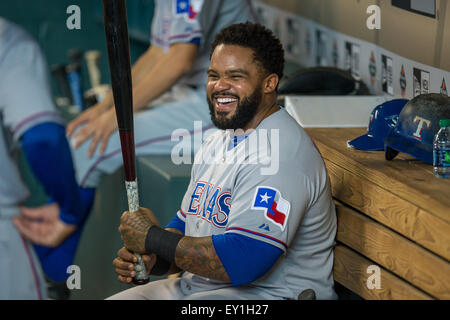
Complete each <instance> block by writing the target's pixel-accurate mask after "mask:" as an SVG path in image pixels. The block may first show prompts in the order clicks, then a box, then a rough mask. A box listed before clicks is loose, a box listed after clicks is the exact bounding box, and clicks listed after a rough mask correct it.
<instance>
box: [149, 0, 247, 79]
mask: <svg viewBox="0 0 450 320" xmlns="http://www.w3.org/2000/svg"><path fill="white" fill-rule="evenodd" d="M249 3H250V0H212V1H211V0H210V1H205V0H156V1H155V15H154V18H153V20H152V29H151V42H152V44H156V45H158V46H160V47H163V48H164V49H165V50H168V49H169V47H170V45H172V44H174V43H177V42H191V41H194V42H195V41H196V40H195V39H199V42H200V43H199V52H198V53H197V58H196V60H195V62H194V65H193V67H192V69H191V70H190V71H189V72H188V74H187V75H185V76H184V77H183V78H182V79H180V81H179V82H178V83H179V84H188V85H194V86H200V85H204V84H205V83H206V71H207V67H208V65H209V52H210V49H211V48H210V45H211V43H212V41H213V40H214V37H215V35H216V34H217V33H218V32H219V31H220V30H222V29H223V28H224V27H226V26H228V25H230V24H232V23H236V22H245V21H247V20H254V18H253V17H252V12H251V5H250V4H249Z"/></svg>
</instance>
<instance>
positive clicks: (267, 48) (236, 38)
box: [210, 22, 284, 80]
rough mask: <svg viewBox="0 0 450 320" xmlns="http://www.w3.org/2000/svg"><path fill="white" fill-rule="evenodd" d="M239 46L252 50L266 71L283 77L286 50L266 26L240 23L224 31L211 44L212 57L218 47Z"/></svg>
mask: <svg viewBox="0 0 450 320" xmlns="http://www.w3.org/2000/svg"><path fill="white" fill-rule="evenodd" d="M221 44H225V45H237V46H241V47H245V48H249V49H252V50H253V52H254V58H255V60H256V61H258V62H259V63H260V64H261V65H262V66H263V68H264V69H265V71H267V72H269V73H270V74H271V73H275V74H277V75H278V77H279V78H280V80H281V78H282V77H283V69H284V50H283V45H282V44H281V42H280V40H279V39H278V38H277V37H276V36H275V35H274V34H273V32H272V31H271V30H269V29H267V28H266V27H265V26H263V25H261V24H258V23H252V22H245V23H238V24H233V25H231V26H228V27H226V28H224V29H222V30H221V31H220V32H219V33H218V34H217V35H216V37H215V39H214V41H213V43H212V44H211V54H210V57H211V56H212V54H213V52H214V50H215V49H216V47H217V46H218V45H221Z"/></svg>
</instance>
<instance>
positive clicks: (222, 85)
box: [214, 78, 231, 92]
mask: <svg viewBox="0 0 450 320" xmlns="http://www.w3.org/2000/svg"><path fill="white" fill-rule="evenodd" d="M230 87H231V86H230V83H229V81H227V79H225V78H219V79H218V80H217V81H216V83H215V85H214V89H215V91H218V92H220V91H225V90H228V89H230Z"/></svg>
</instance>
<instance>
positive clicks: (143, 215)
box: [119, 207, 159, 253]
mask: <svg viewBox="0 0 450 320" xmlns="http://www.w3.org/2000/svg"><path fill="white" fill-rule="evenodd" d="M154 225H156V226H159V222H158V219H156V217H155V215H154V214H153V212H152V211H151V210H149V209H146V208H142V207H140V208H139V210H138V211H136V212H129V211H125V212H124V213H123V214H122V217H121V218H120V226H119V232H120V236H121V237H122V240H123V243H124V245H125V247H126V248H127V249H128V250H131V251H133V252H135V253H145V238H146V237H147V232H148V230H149V229H150V228H151V227H152V226H154Z"/></svg>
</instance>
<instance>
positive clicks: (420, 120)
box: [413, 116, 431, 140]
mask: <svg viewBox="0 0 450 320" xmlns="http://www.w3.org/2000/svg"><path fill="white" fill-rule="evenodd" d="M413 123H414V124H417V123H419V125H418V126H417V130H416V132H414V133H413V137H414V138H416V139H418V140H422V131H423V128H424V127H425V124H426V125H427V129H430V127H431V121H430V120H427V119H424V118H422V117H419V116H416V117H415V118H414V122H413Z"/></svg>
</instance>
